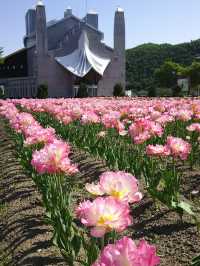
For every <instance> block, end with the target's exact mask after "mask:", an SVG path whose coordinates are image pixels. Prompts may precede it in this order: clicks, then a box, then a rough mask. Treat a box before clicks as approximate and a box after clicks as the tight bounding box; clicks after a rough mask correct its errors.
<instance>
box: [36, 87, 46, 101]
mask: <svg viewBox="0 0 200 266" xmlns="http://www.w3.org/2000/svg"><path fill="white" fill-rule="evenodd" d="M37 98H39V99H45V98H48V85H47V84H41V85H39V86H38V91H37Z"/></svg>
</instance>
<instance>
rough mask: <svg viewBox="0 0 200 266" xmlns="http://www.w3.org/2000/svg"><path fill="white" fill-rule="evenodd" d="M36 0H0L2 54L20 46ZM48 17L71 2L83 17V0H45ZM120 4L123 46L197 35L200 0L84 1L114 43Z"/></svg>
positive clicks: (199, 35)
mask: <svg viewBox="0 0 200 266" xmlns="http://www.w3.org/2000/svg"><path fill="white" fill-rule="evenodd" d="M36 2H37V0H6V1H5V0H2V1H1V6H0V7H1V8H0V10H1V15H0V36H1V37H0V46H2V47H4V52H5V54H8V53H10V52H13V51H15V50H17V49H18V48H21V47H23V42H22V38H23V36H24V34H25V22H24V16H25V12H26V10H27V9H28V8H30V7H33V6H34V5H35V4H36ZM44 3H45V5H46V12H47V19H48V20H51V19H55V18H57V19H59V18H62V16H63V13H64V10H65V9H66V8H67V6H68V5H70V6H71V7H72V9H73V13H74V15H76V16H79V17H83V16H84V14H85V11H86V8H85V0H73V1H69V0H44ZM118 6H121V7H122V8H124V10H125V17H126V46H127V48H132V47H135V46H136V45H139V44H142V43H147V42H155V43H166V42H168V43H180V42H187V41H191V40H195V39H198V38H200V15H199V12H200V0H87V7H88V10H91V9H92V10H96V11H97V12H98V13H99V25H100V30H102V31H103V32H104V34H105V41H106V43H107V44H108V45H110V46H112V45H113V20H114V11H115V9H116V8H117V7H118Z"/></svg>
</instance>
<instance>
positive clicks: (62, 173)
mask: <svg viewBox="0 0 200 266" xmlns="http://www.w3.org/2000/svg"><path fill="white" fill-rule="evenodd" d="M0 115H1V116H3V117H5V118H6V119H7V120H8V121H9V124H10V126H11V128H12V130H13V131H12V136H13V137H14V138H15V141H16V143H17V144H18V147H17V148H18V152H19V155H20V157H21V160H22V162H23V164H24V166H25V167H26V169H27V170H29V173H30V174H31V175H32V177H33V180H34V181H35V183H36V184H37V186H38V188H39V190H40V191H41V193H42V197H43V204H44V207H45V208H46V220H47V222H48V223H49V224H51V225H52V226H53V229H54V236H53V242H54V244H55V245H57V246H58V247H59V248H60V250H61V252H62V254H63V256H64V257H65V259H66V261H67V263H68V265H70V266H73V265H75V264H76V263H79V264H81V265H86V266H90V265H93V266H105V265H106V266H109V265H110V266H115V265H116V266H123V265H130V266H133V265H134V266H135V265H137V266H154V265H158V264H159V263H160V259H159V257H158V256H157V255H156V250H155V247H154V246H151V245H149V244H148V243H147V242H146V241H145V240H141V241H139V243H135V242H134V241H133V240H132V239H130V238H128V237H123V238H121V239H119V237H120V233H121V232H123V231H124V230H125V229H127V227H128V226H129V225H131V224H132V223H133V221H132V217H131V215H130V206H129V204H133V203H136V202H139V201H140V200H141V199H142V194H141V193H140V192H139V191H138V181H137V179H136V178H135V177H134V176H133V175H131V174H128V173H125V172H119V171H118V172H105V173H104V174H102V175H101V176H100V180H99V183H98V184H87V185H86V189H87V190H88V191H89V192H91V193H92V194H93V195H96V196H101V197H97V198H96V199H94V200H85V201H83V202H81V203H80V204H79V205H78V206H77V207H76V209H75V211H73V207H74V206H73V201H74V198H73V191H74V189H75V186H76V182H75V178H76V175H75V174H77V172H78V169H77V166H76V165H74V164H72V162H71V161H70V159H69V154H70V146H69V144H68V143H66V142H64V141H62V140H61V139H59V138H57V136H56V134H55V131H54V129H53V128H50V127H49V128H43V127H42V126H41V125H40V124H39V123H38V122H37V121H36V120H35V119H34V117H33V116H32V115H31V114H29V113H25V112H19V111H18V109H17V108H16V107H15V106H14V105H13V104H12V103H10V102H5V101H1V102H0ZM72 176H73V177H72ZM78 220H80V221H81V223H82V226H80V224H79V222H78ZM88 228H89V229H90V230H89V231H88Z"/></svg>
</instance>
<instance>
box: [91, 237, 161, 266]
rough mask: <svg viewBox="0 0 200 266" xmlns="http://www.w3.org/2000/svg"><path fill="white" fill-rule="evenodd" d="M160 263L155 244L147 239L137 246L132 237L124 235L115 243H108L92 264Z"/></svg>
mask: <svg viewBox="0 0 200 266" xmlns="http://www.w3.org/2000/svg"><path fill="white" fill-rule="evenodd" d="M159 263H160V258H159V257H158V256H157V255H156V249H155V247H154V246H151V245H149V244H148V243H147V242H146V241H145V240H141V241H140V242H139V244H138V246H136V244H135V242H134V241H133V240H132V239H130V238H128V237H123V238H122V239H120V240H118V241H117V242H116V243H115V244H109V245H107V246H106V247H105V248H104V249H103V251H102V252H101V254H100V257H99V259H98V260H97V261H96V262H95V263H94V264H93V265H92V266H156V265H159Z"/></svg>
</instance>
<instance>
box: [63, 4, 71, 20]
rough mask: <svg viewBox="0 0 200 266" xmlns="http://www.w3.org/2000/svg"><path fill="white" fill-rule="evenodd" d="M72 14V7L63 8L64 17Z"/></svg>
mask: <svg viewBox="0 0 200 266" xmlns="http://www.w3.org/2000/svg"><path fill="white" fill-rule="evenodd" d="M71 15H72V8H71V7H70V6H68V8H67V9H66V10H65V13H64V17H65V18H66V17H70V16H71Z"/></svg>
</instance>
